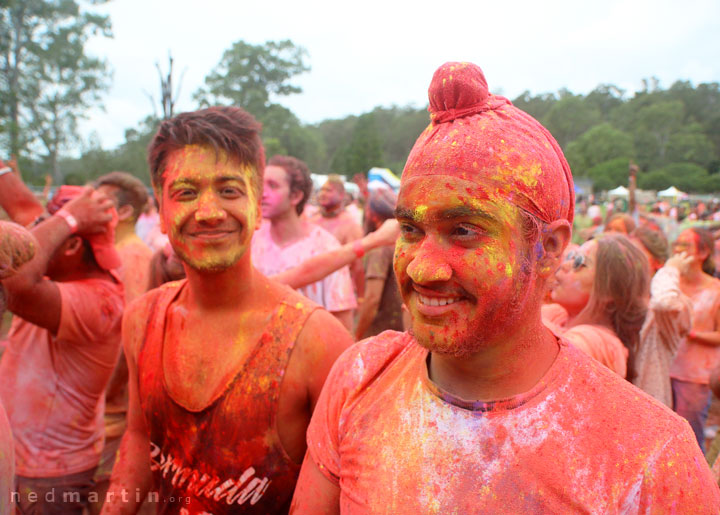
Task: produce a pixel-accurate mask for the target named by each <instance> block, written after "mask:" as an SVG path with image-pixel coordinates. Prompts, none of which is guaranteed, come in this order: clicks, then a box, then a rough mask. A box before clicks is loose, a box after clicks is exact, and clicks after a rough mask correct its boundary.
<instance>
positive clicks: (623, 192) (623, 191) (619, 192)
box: [608, 186, 630, 197]
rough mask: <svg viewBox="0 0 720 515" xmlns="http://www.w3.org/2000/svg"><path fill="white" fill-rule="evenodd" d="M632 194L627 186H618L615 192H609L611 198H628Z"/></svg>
mask: <svg viewBox="0 0 720 515" xmlns="http://www.w3.org/2000/svg"><path fill="white" fill-rule="evenodd" d="M629 193H630V192H629V191H628V189H627V188H626V187H625V186H618V187H617V188H615V189H614V190H610V191H608V196H610V197H627V196H628V194H629Z"/></svg>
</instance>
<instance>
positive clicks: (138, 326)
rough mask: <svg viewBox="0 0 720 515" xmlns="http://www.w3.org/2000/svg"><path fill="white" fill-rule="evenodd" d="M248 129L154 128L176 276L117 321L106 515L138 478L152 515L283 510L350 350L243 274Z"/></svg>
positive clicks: (311, 317)
mask: <svg viewBox="0 0 720 515" xmlns="http://www.w3.org/2000/svg"><path fill="white" fill-rule="evenodd" d="M259 130H260V126H259V124H258V123H257V122H256V121H255V120H254V119H253V118H252V116H250V115H249V114H247V113H246V112H245V111H243V110H242V109H239V108H231V107H222V108H209V109H205V110H201V111H197V112H193V113H184V114H181V115H178V116H176V117H175V118H172V119H170V120H167V121H165V122H163V123H162V125H161V126H160V128H159V130H158V132H157V134H156V135H155V137H154V139H153V141H152V143H151V145H150V148H149V163H150V168H151V171H152V180H153V186H154V188H155V191H156V194H157V198H158V199H160V215H161V216H160V218H161V223H162V225H163V229H164V231H165V232H166V233H167V234H168V237H169V239H170V243H171V244H172V247H173V249H174V251H175V253H176V254H177V255H178V257H179V258H180V259H181V260H182V261H183V265H184V268H185V272H186V275H187V279H186V280H183V281H179V282H175V283H168V284H166V285H164V286H163V287H161V288H159V289H156V290H152V291H150V292H149V293H148V294H146V295H144V296H143V297H140V298H139V299H138V300H137V301H135V302H134V303H133V304H131V305H130V307H129V308H128V310H127V312H126V314H125V317H124V320H123V344H124V348H125V354H126V356H127V358H128V369H129V377H130V380H129V399H130V402H129V411H128V427H127V431H126V433H125V436H124V438H123V442H122V445H121V448H120V457H119V459H118V462H117V463H116V466H115V468H114V469H113V477H112V484H111V489H110V491H109V492H108V497H107V501H106V504H105V506H104V512H105V513H116V512H121V513H134V512H135V511H136V510H137V508H138V504H139V502H141V501H142V500H143V499H144V498H145V494H146V492H147V491H148V489H149V487H150V480H151V476H153V477H154V483H155V488H156V489H157V490H158V493H159V497H158V498H155V497H153V496H151V497H150V499H149V500H150V502H160V503H161V505H160V506H158V512H161V513H187V514H199V513H203V514H215V515H218V514H220V513H262V514H265V513H282V512H284V511H287V507H288V504H289V501H290V497H291V495H292V491H293V488H294V486H295V481H296V479H297V474H298V472H299V469H300V462H301V460H302V456H303V454H304V452H305V440H304V436H305V430H306V428H307V424H308V422H309V420H310V415H311V413H312V409H313V407H314V406H315V403H316V401H317V399H318V396H319V393H320V389H321V387H322V384H323V382H324V380H325V377H326V375H327V373H328V371H329V369H330V366H331V365H332V363H333V361H334V360H335V358H336V357H337V356H338V355H339V353H340V352H341V351H342V350H344V349H345V347H347V345H349V343H350V342H351V339H350V336H349V334H348V333H347V332H346V331H345V330H344V329H343V328H342V326H341V324H340V323H339V322H338V321H337V320H336V319H335V318H333V317H332V316H331V315H330V314H328V313H327V312H326V311H324V310H322V309H319V308H318V306H317V305H316V304H313V303H312V302H310V301H308V300H307V299H306V298H305V297H303V296H301V295H299V294H297V293H295V292H293V291H292V290H290V289H289V288H287V287H284V286H281V285H280V284H278V283H275V282H273V281H271V280H269V279H267V278H266V277H265V276H263V275H262V274H260V273H259V272H257V271H256V270H255V269H254V268H253V266H252V263H251V251H250V248H251V240H252V235H253V232H254V231H255V229H256V227H257V226H258V225H259V220H260V202H259V199H260V197H261V192H262V181H263V179H262V172H263V169H264V168H265V157H264V152H263V148H262V142H261V140H260V134H259Z"/></svg>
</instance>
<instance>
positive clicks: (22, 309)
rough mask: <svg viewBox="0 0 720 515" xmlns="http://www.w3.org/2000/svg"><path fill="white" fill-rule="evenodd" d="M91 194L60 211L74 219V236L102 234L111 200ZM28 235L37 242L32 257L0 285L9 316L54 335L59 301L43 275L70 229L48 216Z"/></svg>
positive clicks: (82, 196) (61, 220)
mask: <svg viewBox="0 0 720 515" xmlns="http://www.w3.org/2000/svg"><path fill="white" fill-rule="evenodd" d="M0 189H1V188H0ZM92 191H93V190H92V188H88V189H87V190H86V191H85V192H84V193H83V194H82V195H80V196H79V197H77V198H75V199H73V200H71V201H70V202H68V203H67V205H66V206H65V207H64V209H65V210H66V211H67V212H68V213H70V214H71V215H72V216H73V217H75V219H76V221H77V224H78V229H77V232H78V234H85V233H87V234H89V233H93V232H98V231H100V230H103V229H104V227H105V224H107V222H108V221H110V219H111V215H110V214H109V213H108V212H107V210H108V209H109V208H111V207H112V205H113V204H112V200H110V199H108V198H107V197H101V196H96V197H93V196H92ZM31 232H32V235H33V236H34V237H35V239H36V240H37V242H38V248H37V251H36V252H35V257H34V258H33V259H32V260H31V261H29V262H28V263H26V264H25V266H23V267H22V269H20V270H19V272H18V273H17V274H16V275H15V276H14V277H12V278H10V279H6V280H4V281H3V282H2V284H3V287H4V288H5V291H6V294H7V304H8V309H9V310H10V311H11V312H12V313H14V314H16V315H18V316H20V317H22V318H24V319H25V320H27V321H28V322H30V323H32V324H35V325H37V326H40V327H43V328H45V329H48V330H49V331H50V332H52V333H53V334H55V333H57V330H58V327H59V326H60V312H61V309H60V307H61V302H62V300H61V297H60V290H59V288H58V287H57V284H55V283H54V282H53V281H51V280H49V279H47V278H45V274H46V272H47V268H48V263H49V262H50V259H51V258H52V257H53V255H54V254H55V252H56V251H57V250H58V249H59V248H60V246H61V245H62V244H63V243H65V241H66V240H67V239H68V238H69V237H70V236H71V235H72V234H71V229H70V226H69V225H68V223H67V222H66V221H65V220H64V219H63V218H61V217H59V216H51V217H50V218H48V219H47V220H45V221H43V222H41V223H40V224H38V225H37V226H36V227H35V228H33V229H32V231H31ZM76 244H78V245H82V242H81V241H80V240H79V239H78V242H77V243H76Z"/></svg>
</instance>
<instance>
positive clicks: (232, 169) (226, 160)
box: [163, 145, 254, 181]
mask: <svg viewBox="0 0 720 515" xmlns="http://www.w3.org/2000/svg"><path fill="white" fill-rule="evenodd" d="M253 173H254V171H253V168H252V167H251V166H250V165H248V164H244V163H240V162H239V161H238V160H237V159H233V158H231V157H230V156H228V154H227V153H226V152H225V151H223V150H222V149H218V150H217V151H216V150H215V149H213V148H212V147H208V146H203V145H186V146H184V147H182V148H179V149H176V150H173V151H172V152H170V153H169V154H168V157H167V160H166V166H165V169H164V170H163V179H164V180H167V179H171V181H172V180H173V179H175V180H182V179H186V180H193V179H201V178H202V179H208V178H212V179H214V180H229V179H231V178H233V179H248V178H250V176H251V175H252V174H253Z"/></svg>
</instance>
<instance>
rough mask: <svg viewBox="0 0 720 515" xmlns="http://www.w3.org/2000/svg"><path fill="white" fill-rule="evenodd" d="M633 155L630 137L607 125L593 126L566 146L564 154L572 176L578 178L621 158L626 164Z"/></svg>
mask: <svg viewBox="0 0 720 515" xmlns="http://www.w3.org/2000/svg"><path fill="white" fill-rule="evenodd" d="M633 155H634V149H633V140H632V137H631V136H630V135H628V134H625V133H624V132H622V131H619V130H617V129H615V128H614V127H613V126H612V125H610V124H609V123H603V124H600V125H596V126H594V127H593V128H591V129H590V130H588V131H587V132H585V133H584V134H583V135H582V136H580V137H579V138H577V139H576V140H575V141H572V142H571V143H570V144H568V146H567V150H566V152H565V157H566V158H567V160H568V163H570V168H571V169H572V171H573V174H576V175H579V176H584V175H586V174H587V171H588V170H589V169H590V168H592V167H594V166H596V165H599V164H600V163H604V162H606V161H609V160H611V159H615V158H620V157H622V158H624V159H625V162H626V163H627V161H628V160H629V159H630V158H631V157H633Z"/></svg>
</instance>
